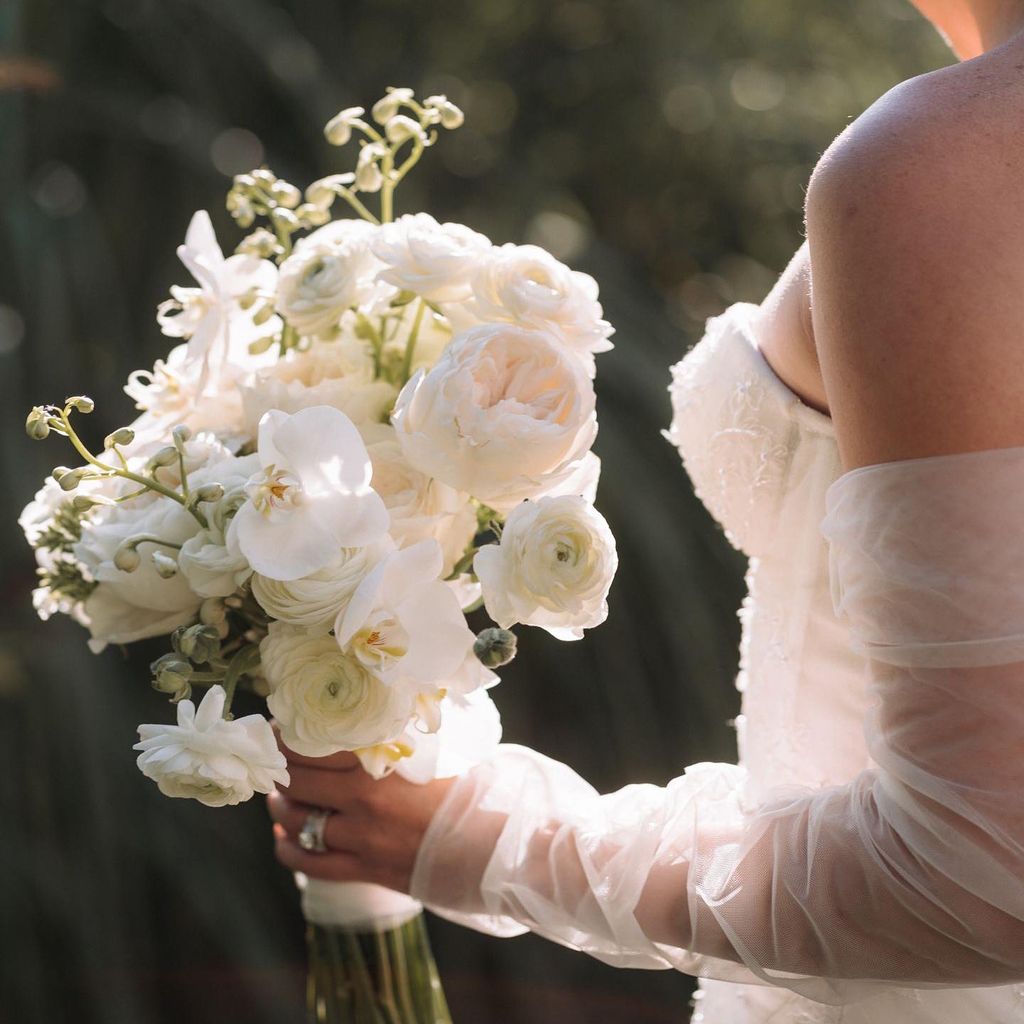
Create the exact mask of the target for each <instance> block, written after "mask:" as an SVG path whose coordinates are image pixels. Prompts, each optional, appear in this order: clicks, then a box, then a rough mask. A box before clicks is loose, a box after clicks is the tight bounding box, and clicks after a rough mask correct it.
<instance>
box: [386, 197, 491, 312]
mask: <svg viewBox="0 0 1024 1024" xmlns="http://www.w3.org/2000/svg"><path fill="white" fill-rule="evenodd" d="M371 248H372V250H373V253H374V255H375V256H376V257H377V258H378V259H379V260H380V261H381V263H382V264H384V266H383V268H382V269H381V271H380V273H379V277H380V280H382V281H386V282H387V283H388V284H391V285H394V287H396V288H399V289H401V290H403V291H411V292H415V293H416V294H417V295H419V296H422V297H423V298H425V299H428V300H429V301H431V302H440V303H445V302H459V301H461V300H462V299H465V298H468V297H469V295H470V286H469V279H470V276H471V275H472V273H473V269H474V268H475V267H476V265H477V263H479V261H480V259H481V257H482V256H483V254H484V253H486V252H488V251H489V250H490V248H491V243H490V240H489V239H488V238H486V237H485V236H484V235H481V234H479V233H478V232H476V231H472V230H471V229H470V228H467V227H465V226H464V225H462V224H439V223H438V222H437V221H436V220H434V218H433V217H431V216H430V214H427V213H413V214H406V215H405V216H403V217H399V218H398V219H397V220H395V221H394V222H393V223H391V224H385V225H384V226H383V227H382V228H381V229H380V232H379V234H378V235H377V237H376V238H375V239H374V240H373V242H372V243H371Z"/></svg>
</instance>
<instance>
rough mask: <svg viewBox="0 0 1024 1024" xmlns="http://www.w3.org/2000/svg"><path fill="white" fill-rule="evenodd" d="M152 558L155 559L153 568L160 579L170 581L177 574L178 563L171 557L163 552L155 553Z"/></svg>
mask: <svg viewBox="0 0 1024 1024" xmlns="http://www.w3.org/2000/svg"><path fill="white" fill-rule="evenodd" d="M151 557H152V559H153V568H154V569H156V573H157V575H158V576H159V577H160V579H162V580H169V579H170V578H171V577H172V576H174V575H176V574H177V572H178V563H177V562H176V561H175V560H174V559H173V558H171V556H170V555H167V554H164V552H163V551H154V552H153V554H152V555H151Z"/></svg>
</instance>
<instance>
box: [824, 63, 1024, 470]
mask: <svg viewBox="0 0 1024 1024" xmlns="http://www.w3.org/2000/svg"><path fill="white" fill-rule="evenodd" d="M954 84H955V83H954ZM935 88H936V87H935V86H934V85H933V84H932V83H929V82H925V81H923V80H917V81H915V82H911V83H906V84H905V86H904V87H901V89H899V90H895V91H894V92H893V93H891V94H889V95H888V96H887V97H885V98H884V99H883V101H880V102H879V103H878V104H876V105H875V107H873V108H871V109H870V110H869V111H868V112H867V114H865V115H864V116H863V117H861V118H860V119H858V120H857V121H856V122H854V123H853V124H852V125H851V126H850V128H848V129H847V131H846V132H844V133H843V135H841V136H840V137H839V138H838V139H837V140H836V142H835V143H833V145H832V147H831V148H830V149H829V150H828V151H827V152H826V154H825V156H824V157H823V158H822V160H821V162H820V163H819V165H818V167H817V168H816V170H815V173H814V175H813V176H812V179H811V183H810V186H809V189H808V195H807V211H806V213H807V236H808V242H809V247H810V256H811V290H812V318H813V325H814V335H815V339H816V344H817V348H818V356H819V361H820V364H821V372H822V376H823V379H824V383H825V389H826V393H827V395H828V401H829V407H830V409H831V413H832V417H833V420H834V423H835V426H836V437H837V440H838V442H839V448H840V455H841V457H842V461H843V465H844V467H845V468H846V469H852V468H855V467H858V466H863V465H869V464H872V463H878V462H889V461H893V460H897V459H903V458H915V457H919V456H927V455H936V454H943V453H947V452H961V451H975V450H981V449H986V448H1002V447H1010V446H1014V445H1022V444H1024V212H1022V211H1024V203H1022V202H1021V199H1024V185H1022V184H1021V182H1022V181H1024V176H1022V175H1021V173H1020V171H1021V169H1022V168H1024V147H1022V146H1021V145H1020V143H1019V142H1017V141H1016V139H1015V137H1014V136H1013V135H1011V134H1010V133H1008V132H1007V133H1003V132H1001V131H1000V130H999V126H998V123H993V120H995V121H996V122H998V118H999V117H1000V116H1001V114H998V113H995V114H993V111H996V110H998V105H995V106H989V107H988V108H986V109H987V110H988V112H989V115H990V116H989V118H988V120H983V119H981V118H980V117H978V116H977V115H976V114H975V112H974V110H975V104H974V103H973V101H972V100H971V99H970V98H969V97H966V96H964V97H961V96H960V94H959V93H958V92H957V91H956V89H955V88H954V89H952V90H951V89H950V88H948V87H946V88H945V91H943V92H940V93H936V92H935ZM929 89H932V93H929V91H928V90H929Z"/></svg>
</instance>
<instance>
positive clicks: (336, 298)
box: [277, 220, 394, 337]
mask: <svg viewBox="0 0 1024 1024" xmlns="http://www.w3.org/2000/svg"><path fill="white" fill-rule="evenodd" d="M379 230H380V229H379V228H377V227H376V226H375V225H373V224H370V223H369V222H368V221H364V220H336V221H332V222H331V223H330V224H326V225H324V227H322V228H320V229H319V230H317V231H314V232H313V233H312V234H311V235H308V236H307V237H306V238H304V239H302V241H300V242H299V243H298V245H296V247H295V251H294V252H293V253H292V254H291V255H290V256H289V257H288V258H287V259H286V260H285V261H284V262H283V263H282V264H281V273H280V277H279V278H278V282H277V310H278V312H279V313H280V314H281V315H282V316H283V317H284V318H285V319H286V320H287V321H288V323H289V325H290V326H292V327H294V328H295V329H296V330H297V331H298V332H299V334H301V335H303V336H304V337H330V336H331V335H333V334H334V333H335V331H336V330H337V328H338V326H339V324H340V323H341V319H342V316H343V315H344V314H345V312H346V311H347V310H349V309H355V308H362V309H363V310H364V311H367V312H369V311H373V310H375V309H376V308H377V307H378V306H379V305H380V303H382V302H384V301H386V300H387V299H388V298H390V296H391V295H392V294H393V293H394V289H391V288H387V287H386V286H383V285H382V284H381V283H380V282H379V281H377V280H376V278H377V273H378V271H379V270H380V269H381V265H380V263H379V262H378V261H377V260H376V259H375V258H374V256H373V254H372V252H371V251H370V247H369V246H370V243H371V242H372V240H373V238H374V236H375V235H376V233H377V232H378V231H379Z"/></svg>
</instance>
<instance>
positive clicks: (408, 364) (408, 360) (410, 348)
mask: <svg viewBox="0 0 1024 1024" xmlns="http://www.w3.org/2000/svg"><path fill="white" fill-rule="evenodd" d="M426 311H427V304H426V303H425V302H424V301H423V300H422V299H420V301H419V305H418V306H417V307H416V317H415V319H414V320H413V322H412V328H411V329H410V330H409V340H408V341H406V343H405V359H404V360H403V362H402V383H403V384H404V383H405V382H406V381H407V380H408V379H409V377H410V376H411V375H412V357H413V355H414V353H415V352H416V339H417V338H418V337H419V334H420V325H421V324H422V323H423V314H424V313H425V312H426Z"/></svg>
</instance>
